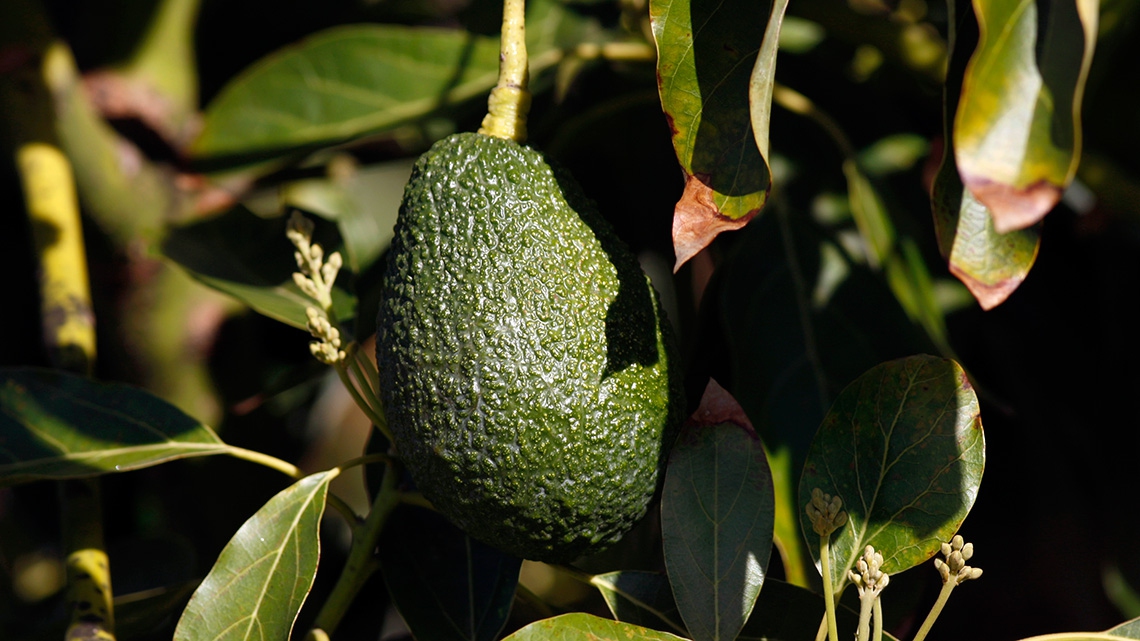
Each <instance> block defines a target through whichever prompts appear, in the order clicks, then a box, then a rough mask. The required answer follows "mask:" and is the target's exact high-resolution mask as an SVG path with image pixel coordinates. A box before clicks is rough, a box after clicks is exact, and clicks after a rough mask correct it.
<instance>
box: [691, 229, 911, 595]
mask: <svg viewBox="0 0 1140 641" xmlns="http://www.w3.org/2000/svg"><path fill="white" fill-rule="evenodd" d="M806 218H807V216H805V215H802V214H800V213H799V212H794V211H793V212H788V211H785V209H784V208H783V207H776V208H774V209H773V210H772V212H771V215H767V216H764V217H762V218H760V219H758V220H756V221H755V222H753V223H752V224H751V225H749V227H748V229H746V230H744V231H743V232H741V237H740V239H739V241H738V243H737V246H736V247H735V249H734V251H733V252H732V253H731V254H730V255H729V256H728V257H727V259H726V260H725V262H724V264H723V265H722V266H721V267H720V268H718V269H719V272H720V278H719V279H717V280H715V281H714V282H713V285H712V288H711V289H710V292H709V293H708V294H706V296H711V297H713V298H714V299H715V300H716V301H717V303H716V309H717V310H718V318H717V323H718V324H717V325H716V326H715V328H712V327H710V328H709V331H710V332H716V333H717V334H723V336H724V337H725V345H724V348H723V349H724V360H725V361H726V362H727V363H728V364H729V367H730V368H731V370H730V372H729V373H728V375H727V376H725V377H724V378H725V380H731V381H733V386H732V389H731V390H729V391H730V392H732V394H733V396H734V397H735V398H736V399H737V400H738V401H739V402H740V404H741V406H742V407H743V408H744V411H745V412H746V413H747V415H748V417H749V418H750V419H752V422H753V425H754V426H755V427H756V430H757V431H758V432H759V434H760V436H761V438H762V439H763V440H764V444H765V446H766V448H767V449H768V452H769V456H770V459H769V462H770V465H771V467H772V472H773V481H774V486H775V496H776V514H777V515H778V516H779V518H777V521H776V535H777V541H778V544H779V549H780V550H781V553H782V554H783V555H784V557H785V558H784V563H785V567H786V568H787V570H786V571H787V573H788V574H787V576H788V577H789V580H793V581H794V582H796V583H797V584H800V585H806V584H807V580H806V576H807V573H808V572H811V573H814V572H815V568H814V567H813V566H812V565H811V563H810V561H808V560H805V558H806V556H808V555H805V553H804V551H803V547H802V546H803V535H802V534H801V533H800V530H799V514H800V513H801V511H802V510H803V506H801V505H798V504H797V503H798V499H797V497H796V483H797V481H798V480H799V477H800V470H801V469H802V467H803V461H804V459H805V458H806V456H807V451H808V448H809V446H810V444H811V438H812V434H814V433H815V431H816V429H817V428H818V427H819V424H820V422H821V421H822V420H823V417H824V416H825V414H826V413H827V410H828V407H829V406H830V405H831V403H832V401H833V400H834V399H835V398H836V396H838V394H839V392H840V390H842V389H843V387H844V386H846V385H847V384H848V383H850V382H851V381H853V380H855V379H856V378H857V377H858V376H859V375H860V374H862V373H863V372H865V371H866V370H868V369H870V368H871V367H873V366H875V365H876V364H878V363H880V362H882V361H884V360H888V359H892V358H898V357H901V356H905V355H907V354H912V353H915V352H920V351H928V350H932V349H933V345H932V343H931V342H930V341H929V339H928V338H927V337H926V336H924V335H923V333H922V332H921V330H919V329H918V328H917V327H916V326H915V325H914V324H913V323H911V322H910V320H909V319H908V318H907V316H906V314H905V312H904V311H903V309H902V308H901V307H900V306H899V304H898V302H897V301H896V300H895V298H894V297H893V296H892V294H891V292H890V290H889V289H888V288H887V286H886V285H885V284H884V282H883V280H882V279H881V278H880V277H879V276H878V275H876V274H874V273H873V272H871V271H870V270H869V269H868V268H867V267H866V265H864V264H861V263H860V262H858V261H856V260H854V259H853V258H851V257H850V256H849V255H847V254H846V253H845V252H844V250H843V249H842V248H841V247H840V246H838V245H837V244H835V243H834V242H832V241H831V240H830V239H828V238H827V237H826V236H824V235H822V234H821V233H820V230H819V229H818V228H817V227H815V226H813V225H811V224H809V223H808V221H806V220H805V219H806ZM789 310H791V311H789Z"/></svg>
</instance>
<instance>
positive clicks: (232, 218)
mask: <svg viewBox="0 0 1140 641" xmlns="http://www.w3.org/2000/svg"><path fill="white" fill-rule="evenodd" d="M313 222H314V224H315V225H316V228H315V230H314V232H313V241H314V242H316V243H319V244H320V245H321V246H322V247H323V248H324V250H325V255H326V256H328V255H329V254H331V253H332V252H333V251H336V250H338V249H339V248H340V246H341V239H340V235H339V234H338V233H337V230H336V228H335V227H334V226H333V225H330V224H327V223H325V222H324V221H322V220H321V219H319V218H318V219H315V220H313ZM162 250H163V252H164V253H165V254H166V255H167V256H168V257H169V258H171V259H172V260H174V261H175V262H177V263H178V264H179V265H181V266H182V267H184V268H185V269H186V270H187V271H188V272H190V274H191V275H192V276H193V277H194V278H196V279H197V280H199V281H201V282H202V283H204V284H206V285H208V286H210V287H213V288H214V289H217V290H219V291H222V292H225V293H226V294H229V295H230V296H233V297H234V298H236V299H238V300H240V301H241V302H243V303H245V304H246V305H249V306H250V307H251V308H253V309H254V310H256V311H257V312H259V313H261V314H264V315H265V316H268V317H270V318H272V319H275V320H278V321H281V322H282V323H286V324H288V325H292V326H293V327H296V328H298V329H305V327H306V325H307V323H308V320H307V318H306V316H305V308H306V307H309V306H312V305H314V301H313V300H312V299H311V298H309V297H308V296H306V295H305V294H304V293H302V292H301V290H300V289H299V288H298V287H297V285H296V284H294V282H293V272H295V271H297V262H296V260H295V259H294V258H293V251H294V248H293V245H292V244H291V243H290V242H289V240H288V239H287V238H286V237H285V219H284V218H283V217H282V218H260V217H258V216H255V215H254V214H253V213H251V212H250V211H249V210H248V209H246V208H244V207H241V206H238V207H235V208H233V209H231V210H230V211H228V212H226V213H224V214H221V215H219V216H215V217H213V218H210V219H208V220H204V221H201V222H196V223H192V224H189V225H184V226H181V227H175V228H173V229H171V230H170V232H169V234H168V235H167V237H166V240H165V241H164V242H163V245H162ZM350 280H351V274H350V273H349V272H348V270H347V269H341V272H340V275H339V277H338V278H337V283H338V285H337V286H336V287H334V288H333V311H334V312H335V313H336V315H337V320H338V321H339V322H341V323H344V322H347V321H349V320H351V319H352V318H353V317H354V316H355V315H356V298H355V297H354V296H353V295H352V294H350V293H348V291H347V290H346V289H345V285H344V283H345V282H347V281H350Z"/></svg>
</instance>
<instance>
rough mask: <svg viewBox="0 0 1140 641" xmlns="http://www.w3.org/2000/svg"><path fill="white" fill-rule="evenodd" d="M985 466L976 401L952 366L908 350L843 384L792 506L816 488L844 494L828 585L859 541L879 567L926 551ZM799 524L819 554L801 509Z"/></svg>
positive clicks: (948, 529) (905, 562)
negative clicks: (876, 555) (879, 558)
mask: <svg viewBox="0 0 1140 641" xmlns="http://www.w3.org/2000/svg"><path fill="white" fill-rule="evenodd" d="M984 467H985V438H984V436H983V434H982V422H981V417H980V416H979V410H978V399H977V396H976V395H975V394H974V390H973V387H972V386H971V385H970V382H969V381H968V380H967V378H966V375H965V373H964V372H963V371H962V368H961V367H959V366H958V364H957V363H955V362H953V361H951V360H947V359H942V358H937V357H934V356H926V355H922V356H911V357H908V358H903V359H899V360H895V361H889V362H887V363H883V364H881V365H878V366H876V367H874V368H872V369H871V370H870V371H868V372H867V373H865V374H863V375H862V376H860V377H859V378H858V379H857V380H856V381H855V382H853V383H851V384H850V385H848V386H847V388H846V389H844V390H843V392H841V393H840V395H839V397H838V398H837V399H836V401H835V403H834V404H833V405H832V407H831V410H830V411H829V412H828V414H827V416H826V418H824V420H823V424H822V425H820V428H819V431H818V432H817V433H816V435H815V438H814V440H813V441H812V446H811V449H810V450H809V452H808V458H807V462H806V463H805V464H804V471H803V476H802V477H801V479H800V486H799V503H800V505H801V506H802V505H807V504H808V503H809V502H810V500H811V493H812V490H813V489H815V488H819V489H820V490H822V491H823V492H826V493H827V494H831V495H834V496H838V497H840V498H841V499H842V500H843V508H844V509H845V510H846V512H847V515H848V523H847V525H846V526H844V527H843V528H842V529H840V530H839V531H838V532H836V533H835V534H833V535H832V542H831V556H832V566H831V567H832V571H833V573H834V575H833V576H834V583H835V587H836V592H839V591H840V590H841V588H842V586H843V585H845V584H846V581H847V571H848V570H849V569H850V568H851V567H853V566H854V564H855V561H856V560H857V559H858V558H859V556H860V555H861V554H862V553H863V548H864V547H865V546H867V545H871V546H874V548H875V549H876V550H877V551H879V552H880V553H882V555H883V566H882V569H883V571H884V572H887V573H888V574H895V573H898V572H902V571H904V570H907V569H909V568H911V567H914V566H916V565H918V564H920V563H922V562H924V561H926V560H927V559H929V558H930V557H932V556H934V554H935V553H936V552H937V551H938V549H939V547H940V546H941V544H942V542H943V541H947V540H949V539H950V538H951V537H952V536H953V535H954V533H955V532H956V531H957V530H958V528H959V526H960V525H961V524H962V521H963V520H964V519H965V518H966V515H967V514H968V513H969V512H970V508H971V507H973V504H974V500H975V498H977V494H978V487H979V485H980V484H981V479H982V471H983V469H984ZM800 522H801V527H802V529H803V531H804V532H806V533H807V534H806V536H807V538H808V541H809V543H813V544H812V545H809V548H810V549H812V550H813V556H818V550H819V544H818V537H817V536H816V535H815V534H814V532H812V528H811V524H810V523H809V522H808V521H807V516H806V514H805V513H804V512H803V511H802V510H801V512H800ZM812 539H815V540H814V542H813V541H812Z"/></svg>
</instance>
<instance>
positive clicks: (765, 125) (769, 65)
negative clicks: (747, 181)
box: [748, 0, 788, 180]
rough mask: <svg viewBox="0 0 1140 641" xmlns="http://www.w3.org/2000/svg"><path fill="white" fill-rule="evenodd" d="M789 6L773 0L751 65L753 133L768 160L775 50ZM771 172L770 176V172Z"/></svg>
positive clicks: (750, 92)
mask: <svg viewBox="0 0 1140 641" xmlns="http://www.w3.org/2000/svg"><path fill="white" fill-rule="evenodd" d="M787 8H788V0H773V1H772V13H771V15H770V16H769V17H768V25H767V26H766V27H765V28H764V39H763V41H761V45H760V51H759V52H758V53H757V54H756V63H755V64H754V65H753V66H752V77H751V78H750V79H749V81H748V113H749V115H750V116H751V119H752V135H753V136H754V138H755V140H756V148H757V149H759V150H760V156H761V158H763V159H765V164H766V163H767V158H768V154H769V153H770V151H771V145H770V144H769V141H768V129H769V126H770V124H771V121H772V88H773V86H774V85H775V82H776V50H777V49H778V48H779V45H780V27H781V25H782V24H783V22H784V11H785V10H786V9H787ZM768 176H769V180H771V173H769V174H768Z"/></svg>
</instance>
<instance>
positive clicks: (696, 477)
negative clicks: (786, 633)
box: [661, 381, 774, 641]
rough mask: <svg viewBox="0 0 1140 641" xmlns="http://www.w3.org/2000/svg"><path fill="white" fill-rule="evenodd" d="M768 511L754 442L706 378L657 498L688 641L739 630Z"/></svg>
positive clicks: (755, 590) (755, 584) (758, 577)
mask: <svg viewBox="0 0 1140 641" xmlns="http://www.w3.org/2000/svg"><path fill="white" fill-rule="evenodd" d="M773 510H774V499H773V496H772V474H771V472H770V471H769V470H768V459H767V456H766V455H765V453H764V448H763V447H762V446H761V445H760V439H759V438H758V437H757V436H756V434H755V432H753V431H752V425H751V424H750V423H748V419H747V418H746V417H744V413H743V411H742V410H741V409H740V406H739V405H738V404H737V403H736V400H735V399H733V398H732V397H731V396H730V395H729V394H728V393H727V392H725V391H724V390H723V389H722V388H721V387H720V386H719V385H717V384H716V382H715V381H710V383H709V386H708V389H706V391H705V396H704V398H703V399H702V401H701V407H700V408H699V409H698V410H697V411H696V412H695V413H694V414H693V419H690V420H689V422H688V423H687V424H686V425H685V427H684V428H683V429H682V430H681V434H680V435H679V436H678V439H677V443H676V445H675V446H674V447H673V451H672V453H671V454H670V456H669V467H668V470H667V471H666V473H665V485H664V489H663V490H662V495H661V539H662V546H663V548H664V553H665V567H666V569H667V570H668V574H669V583H670V585H672V587H673V595H674V597H675V598H676V600H677V608H678V610H679V611H680V614H681V618H682V619H683V620H684V621H685V626H686V628H687V629H688V630H689V633H690V635H691V636H692V637H693V639H695V640H696V641H705V640H706V639H708V640H717V639H723V640H726V641H728V640H731V639H734V638H736V635H737V634H738V633H739V632H740V630H741V628H743V627H744V622H745V621H747V620H748V615H749V613H750V612H751V611H752V607H753V605H754V604H755V603H756V597H757V595H758V594H759V593H760V587H761V586H762V585H763V583H764V576H765V573H766V572H767V568H768V557H769V555H770V554H771V552H772V526H773V519H774V516H773Z"/></svg>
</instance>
